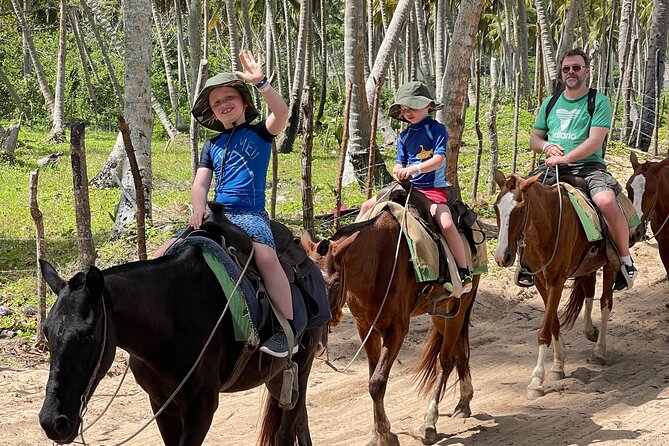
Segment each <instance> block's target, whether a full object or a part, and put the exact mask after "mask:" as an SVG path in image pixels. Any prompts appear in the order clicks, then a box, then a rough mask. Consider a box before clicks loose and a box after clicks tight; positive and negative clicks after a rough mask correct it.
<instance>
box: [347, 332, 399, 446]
mask: <svg viewBox="0 0 669 446" xmlns="http://www.w3.org/2000/svg"><path fill="white" fill-rule="evenodd" d="M408 326H409V324H408V321H406V323H404V324H400V323H398V324H391V325H390V327H389V328H387V329H386V330H385V332H384V333H382V337H383V344H382V345H380V342H379V341H380V340H379V339H378V335H377V336H374V334H373V335H372V336H370V338H369V340H368V341H367V343H366V344H365V352H366V353H367V358H368V364H369V371H370V377H369V395H370V396H371V397H372V402H373V406H374V434H373V437H372V439H371V440H370V441H369V443H367V445H368V446H400V443H399V440H398V439H397V435H395V434H394V433H392V432H391V431H390V421H389V420H388V416H387V415H386V409H385V407H384V401H383V400H384V397H385V394H386V387H387V386H388V376H389V375H390V369H391V368H392V366H393V363H394V362H395V359H397V355H398V353H399V351H400V348H401V347H402V342H403V341H404V337H405V336H406V334H407V331H408ZM358 332H359V333H361V339H364V336H366V332H367V330H364V329H362V327H360V326H358ZM373 338H376V339H375V340H374V342H370V341H372V340H373ZM379 347H380V348H379Z"/></svg>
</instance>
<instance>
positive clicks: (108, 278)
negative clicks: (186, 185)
mask: <svg viewBox="0 0 669 446" xmlns="http://www.w3.org/2000/svg"><path fill="white" fill-rule="evenodd" d="M40 264H41V268H42V273H43V275H44V278H45V279H46V281H47V283H48V284H49V286H50V287H51V289H52V290H53V291H54V292H55V293H56V294H57V295H58V299H57V300H56V303H55V304H54V306H53V308H52V309H51V311H50V312H49V316H48V317H47V319H46V321H45V323H44V334H45V335H46V338H47V341H48V345H49V350H50V352H51V359H50V372H49V381H48V383H47V388H46V395H45V399H44V404H43V406H42V410H41V411H40V414H39V419H40V424H41V425H42V428H43V429H44V431H45V432H46V434H47V436H48V437H49V438H50V439H52V440H54V441H56V442H58V443H71V442H72V441H73V440H74V439H75V438H76V436H77V434H78V429H79V426H80V424H81V418H80V413H81V411H82V408H83V406H84V405H85V404H86V403H88V401H89V399H90V397H91V395H92V394H93V392H94V391H95V388H96V387H97V385H98V383H99V382H100V380H101V379H102V377H103V376H104V375H105V373H106V372H107V370H109V368H110V367H111V364H112V362H113V359H114V355H115V351H116V347H117V346H118V347H120V348H122V349H124V350H126V351H127V352H128V353H129V354H130V368H131V370H132V372H133V374H134V376H135V379H136V381H137V383H138V384H139V385H140V386H141V387H142V388H143V389H144V390H145V391H146V392H147V393H148V395H149V399H150V403H151V408H152V410H153V411H154V413H155V412H157V411H159V409H160V408H161V407H162V406H163V404H164V403H165V401H167V400H168V398H169V397H170V396H171V395H172V393H173V392H174V390H175V389H176V388H177V386H178V385H179V384H180V383H181V382H182V380H183V378H184V376H186V374H187V373H188V371H189V370H190V369H191V367H192V366H193V364H194V363H195V361H196V358H197V357H198V355H199V354H200V351H201V349H202V346H203V345H204V344H205V342H206V340H207V338H208V337H209V335H210V334H211V333H212V331H213V329H214V327H215V325H216V323H217V320H218V319H219V317H220V315H221V314H222V312H223V310H224V308H225V305H226V299H225V297H224V296H223V295H222V293H221V286H220V285H219V281H218V280H217V277H216V276H215V275H214V273H212V272H211V270H210V268H208V267H207V263H206V261H205V258H204V256H203V253H202V250H201V249H199V248H198V247H193V246H190V247H186V248H184V249H182V250H180V251H178V252H177V253H176V254H174V255H168V256H165V257H162V258H158V259H155V260H149V261H140V262H132V263H128V264H124V265H119V266H115V267H112V268H109V269H106V270H104V271H101V270H99V269H97V268H95V267H91V268H90V270H89V271H88V273H83V272H80V273H77V274H76V275H75V276H74V277H72V278H71V279H70V280H69V281H65V280H64V279H62V278H61V277H60V276H59V275H58V273H57V272H56V271H55V270H54V268H53V267H52V266H51V265H49V264H48V263H47V262H45V261H40ZM311 269H312V271H311V272H310V274H313V275H315V276H314V277H316V276H317V278H318V280H320V282H318V281H316V283H321V284H322V283H323V282H322V279H321V278H320V272H319V271H318V269H317V268H315V267H314V266H313V265H311ZM323 286H324V285H323ZM324 292H325V291H324V289H323V293H324ZM322 325H323V324H321V325H320V326H315V327H308V328H307V329H306V330H305V332H304V334H303V335H302V338H301V343H300V344H301V348H300V350H299V352H298V353H297V354H296V355H294V356H293V358H292V360H293V361H294V363H295V364H297V366H298V374H297V376H296V378H295V384H294V387H293V388H294V391H293V398H292V404H294V406H293V407H292V408H286V409H285V410H284V409H282V408H281V406H280V404H279V398H280V393H281V391H282V384H283V382H284V380H283V375H284V373H283V372H284V371H285V370H286V369H287V364H288V363H287V360H286V359H283V358H282V359H277V358H272V357H269V356H268V355H265V354H263V353H260V352H259V351H258V350H257V349H256V348H249V345H248V344H247V343H245V342H240V341H236V340H235V335H234V327H233V321H232V318H231V316H230V314H229V312H228V313H226V314H225V317H224V318H223V320H222V323H221V324H220V325H219V327H218V329H217V330H216V331H215V333H214V335H213V337H212V339H211V342H210V344H209V345H208V347H207V348H206V350H204V352H203V356H202V358H201V360H200V361H199V363H198V364H197V366H196V367H195V369H194V372H193V373H192V375H191V376H190V378H189V379H188V380H186V381H185V384H184V385H183V387H182V388H181V390H180V391H179V392H178V393H177V394H176V396H175V397H174V399H173V400H172V401H171V402H170V403H169V404H167V406H166V408H165V410H164V411H163V412H162V413H160V414H159V415H158V416H157V418H156V422H157V424H158V428H159V429H160V433H161V436H162V438H163V441H164V443H165V445H167V446H172V445H174V446H177V445H178V446H192V445H200V444H202V442H203V441H204V438H205V436H206V434H207V432H208V430H209V427H210V425H211V422H212V418H213V415H214V412H215V411H216V409H217V407H218V393H219V392H238V391H242V390H247V389H250V388H253V387H257V386H259V385H261V384H265V385H266V386H267V388H268V390H269V396H268V398H267V400H266V404H265V415H264V420H263V423H262V428H261V433H260V438H259V443H260V444H262V445H281V446H283V445H292V444H294V443H295V442H296V441H297V443H298V444H299V445H300V446H309V445H311V444H312V442H311V438H310V433H309V426H308V420H307V411H306V404H305V397H306V389H307V379H308V377H309V373H310V370H311V366H312V363H313V359H314V352H315V350H316V348H317V343H318V341H319V340H320V339H321V335H322V333H323V329H324V327H323V326H322ZM271 330H272V328H271V327H269V326H267V327H265V328H263V329H261V332H260V336H261V337H263V336H267V335H268V334H271ZM240 358H245V360H241V361H240ZM239 364H244V367H243V368H242V367H241V366H240V365H239ZM284 390H285V389H284ZM295 390H297V393H298V394H297V395H295ZM289 393H290V389H289ZM284 394H285V392H284ZM292 404H291V405H292Z"/></svg>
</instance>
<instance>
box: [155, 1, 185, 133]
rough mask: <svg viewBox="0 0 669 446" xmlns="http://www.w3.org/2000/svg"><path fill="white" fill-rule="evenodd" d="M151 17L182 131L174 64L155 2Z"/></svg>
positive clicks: (175, 117)
mask: <svg viewBox="0 0 669 446" xmlns="http://www.w3.org/2000/svg"><path fill="white" fill-rule="evenodd" d="M151 15H152V16H153V23H154V25H155V26H156V37H157V40H158V44H159V45H160V55H161V56H162V59H163V67H164V68H165V80H166V82H167V94H168V95H169V97H170V105H171V106H172V113H174V122H175V123H176V127H177V129H181V128H182V127H183V122H182V120H181V114H180V113H179V96H178V95H177V91H176V88H175V87H174V77H173V76H172V64H171V63H170V56H169V54H168V52H167V51H168V49H167V39H165V31H164V30H163V24H162V20H161V16H160V13H159V12H158V8H157V7H156V1H155V0H152V1H151Z"/></svg>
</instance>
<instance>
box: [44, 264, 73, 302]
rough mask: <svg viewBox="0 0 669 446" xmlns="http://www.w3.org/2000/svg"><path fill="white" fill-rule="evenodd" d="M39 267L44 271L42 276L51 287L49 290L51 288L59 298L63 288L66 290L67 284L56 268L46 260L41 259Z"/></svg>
mask: <svg viewBox="0 0 669 446" xmlns="http://www.w3.org/2000/svg"><path fill="white" fill-rule="evenodd" d="M39 267H40V270H41V271H42V276H43V277H44V280H45V281H46V283H47V284H48V285H49V288H51V291H53V292H54V293H56V296H57V295H58V294H59V293H60V291H61V290H62V289H63V288H65V285H67V282H66V281H65V280H63V278H62V277H60V276H59V275H58V273H57V272H56V270H55V268H54V267H53V266H51V264H50V263H49V262H47V261H46V260H43V259H39Z"/></svg>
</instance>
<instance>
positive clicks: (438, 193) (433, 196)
mask: <svg viewBox="0 0 669 446" xmlns="http://www.w3.org/2000/svg"><path fill="white" fill-rule="evenodd" d="M418 190H419V191H421V192H422V193H424V194H425V196H426V197H427V198H429V200H430V201H431V202H432V203H436V204H448V200H446V188H445V187H435V188H433V189H418Z"/></svg>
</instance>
